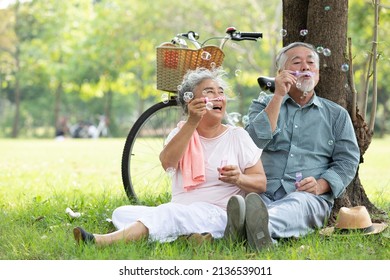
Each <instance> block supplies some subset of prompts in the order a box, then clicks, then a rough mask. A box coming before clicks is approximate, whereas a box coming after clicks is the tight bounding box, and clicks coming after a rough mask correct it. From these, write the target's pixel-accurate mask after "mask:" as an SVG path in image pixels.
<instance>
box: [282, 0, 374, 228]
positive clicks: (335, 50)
mask: <svg viewBox="0 0 390 280" xmlns="http://www.w3.org/2000/svg"><path fill="white" fill-rule="evenodd" d="M347 23H348V0H329V1H326V3H324V1H322V0H311V1H309V0H302V1H296V0H283V28H284V29H285V30H286V31H287V34H286V36H285V37H284V38H283V45H287V44H289V43H292V42H295V41H301V42H306V43H310V44H312V45H314V46H315V47H322V48H327V49H329V50H330V51H331V54H330V55H325V54H324V52H322V53H320V63H321V64H320V81H319V83H318V85H317V86H316V89H315V90H316V94H317V95H319V96H321V97H324V98H327V99H329V100H332V101H334V102H336V103H338V104H340V105H341V106H343V107H344V108H346V109H347V110H348V112H349V113H350V114H351V112H352V108H353V107H354V106H355V107H356V104H353V102H352V100H353V93H352V90H351V89H350V87H348V86H346V85H348V73H347V72H343V71H342V70H341V65H342V64H344V63H348V61H347V59H348V55H347ZM305 29H306V30H307V31H308V33H307V35H305V36H302V35H301V33H300V31H301V30H305ZM351 117H352V116H351ZM352 119H356V121H355V122H354V127H355V131H356V137H357V140H358V143H359V147H360V152H361V161H360V162H363V155H364V152H365V151H366V150H367V148H368V146H369V144H370V142H371V138H372V132H371V131H369V129H368V126H367V124H366V123H365V120H364V119H363V118H362V117H361V116H360V115H359V114H358V113H356V116H355V118H352ZM356 205H365V206H366V207H367V209H368V211H369V212H371V213H372V214H379V213H380V214H382V211H380V210H379V209H377V208H376V207H375V206H374V205H373V204H372V203H371V202H370V200H369V199H368V197H367V195H366V193H365V191H364V188H363V186H362V185H361V182H360V179H359V172H358V171H357V173H356V176H355V178H354V180H353V181H352V182H351V184H350V185H349V186H348V187H347V190H346V192H345V193H344V195H343V196H342V197H340V198H338V199H336V201H335V205H334V207H333V211H332V215H331V218H330V220H329V223H330V224H333V223H334V222H335V219H336V215H337V213H338V211H339V209H340V207H342V206H345V207H351V206H356Z"/></svg>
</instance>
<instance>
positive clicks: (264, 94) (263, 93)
mask: <svg viewBox="0 0 390 280" xmlns="http://www.w3.org/2000/svg"><path fill="white" fill-rule="evenodd" d="M267 86H268V85H267ZM266 97H267V93H266V92H264V91H260V93H259V97H258V98H257V101H259V102H261V103H264V102H265V99H266Z"/></svg>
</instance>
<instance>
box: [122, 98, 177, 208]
mask: <svg viewBox="0 0 390 280" xmlns="http://www.w3.org/2000/svg"><path fill="white" fill-rule="evenodd" d="M182 119H184V113H183V110H182V108H181V106H178V104H177V101H176V100H175V99H171V100H169V102H168V103H163V102H160V103H157V104H155V105H153V106H152V107H150V108H149V109H148V110H146V111H145V112H144V113H142V115H141V116H140V117H139V118H138V120H137V121H136V122H135V123H134V125H133V127H132V128H131V130H130V132H129V134H128V136H127V139H126V143H125V146H124V149H123V154H122V181H123V186H124V188H125V191H126V194H127V196H128V197H129V199H130V200H132V199H134V200H136V201H138V200H139V198H140V197H142V198H143V200H145V199H147V200H149V199H152V200H153V201H154V202H165V201H167V200H169V199H170V197H171V178H170V176H168V174H166V172H165V170H164V169H163V168H162V166H161V163H160V160H159V155H160V152H161V150H162V148H163V146H164V141H165V139H166V137H167V135H168V134H169V132H171V131H172V129H173V128H175V127H176V125H177V123H178V122H179V121H180V120H182Z"/></svg>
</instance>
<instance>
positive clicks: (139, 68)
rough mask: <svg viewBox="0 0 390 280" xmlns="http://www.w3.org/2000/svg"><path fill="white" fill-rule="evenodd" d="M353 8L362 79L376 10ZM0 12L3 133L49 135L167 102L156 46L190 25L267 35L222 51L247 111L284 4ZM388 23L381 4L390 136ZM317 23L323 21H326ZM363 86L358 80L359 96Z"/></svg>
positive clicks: (120, 126) (275, 43)
mask: <svg viewBox="0 0 390 280" xmlns="http://www.w3.org/2000/svg"><path fill="white" fill-rule="evenodd" d="M294 2H296V1H294ZM349 6H350V14H349V29H348V32H349V36H351V37H352V39H353V53H354V61H353V63H354V69H356V80H358V81H360V80H362V77H364V75H365V73H366V69H367V53H369V52H370V50H371V44H370V43H371V41H372V26H371V23H372V18H373V9H372V4H371V2H368V1H363V0H351V1H350V5H349ZM336 16H337V15H336ZM0 17H1V19H2V20H1V21H0V127H1V130H0V136H3V137H9V136H13V137H17V136H19V135H20V136H31V137H33V136H35V137H51V136H53V134H54V124H55V123H56V121H57V120H58V119H59V118H60V117H61V116H67V117H68V118H69V120H70V122H71V123H76V122H77V121H79V120H89V121H92V122H96V116H97V115H101V114H104V115H107V116H109V118H110V120H111V125H112V128H111V131H112V132H113V135H114V136H124V135H126V134H127V132H128V130H129V128H130V127H131V125H132V123H133V122H134V121H135V119H136V118H137V117H138V116H139V115H140V114H141V113H142V112H143V111H144V110H145V109H146V108H147V107H148V106H150V105H151V104H153V103H155V102H156V101H159V100H160V96H161V94H162V92H161V91H158V90H156V88H155V82H156V72H155V71H156V69H155V60H156V57H155V55H156V54H155V48H156V46H158V45H160V44H161V43H163V42H167V41H170V40H171V39H172V38H173V37H174V36H175V34H177V33H181V32H187V31H189V30H193V31H196V32H198V33H199V34H200V41H203V40H206V39H207V38H209V37H213V36H221V35H224V31H225V28H226V27H229V26H235V27H236V28H237V29H239V30H242V31H259V32H263V39H262V40H260V41H259V42H257V43H252V42H245V43H242V44H241V43H240V44H227V45H226V47H225V48H224V52H225V54H226V59H225V62H224V67H225V69H226V70H227V72H228V73H229V78H230V82H231V84H232V85H233V89H234V92H235V93H236V95H237V102H232V103H231V104H230V106H231V108H230V110H231V111H239V112H240V113H241V114H242V115H245V114H246V111H247V108H248V106H249V103H250V101H251V99H253V98H257V96H258V93H259V91H260V89H259V88H258V86H257V82H256V79H257V77H258V76H259V75H268V76H272V75H274V74H275V68H274V63H273V61H274V56H275V52H276V51H277V50H278V49H279V48H280V47H281V45H282V40H283V37H282V36H281V34H280V30H281V29H282V28H283V27H282V1H272V2H271V3H265V2H264V1H251V0H244V1H238V2H234V3H233V2H231V1H223V0H216V1H214V2H212V3H211V2H210V1H206V0H191V1H180V0H172V1H169V3H167V1H162V0H154V1H152V0H142V1H141V0H134V1H120V0H100V1H97V0H95V1H82V0H68V1H58V0H32V1H20V2H19V1H17V2H16V4H14V5H11V6H9V7H8V8H7V9H3V10H0ZM388 19H389V9H388V8H386V7H382V9H381V26H380V36H379V37H380V38H382V39H380V42H379V53H380V56H379V58H378V61H379V62H380V63H379V65H380V66H379V67H380V70H379V71H378V72H379V81H380V82H379V83H378V90H379V101H380V102H379V103H380V104H383V105H380V107H379V110H378V119H379V120H380V121H379V122H378V124H380V126H379V125H378V128H379V127H380V128H381V130H382V131H383V132H386V129H388V127H389V124H388V123H386V121H385V119H386V118H385V117H386V114H388V112H387V107H388V106H386V104H387V103H388V96H389V92H390V91H389V87H390V83H389V82H388V81H389V79H387V76H388V75H389V74H388V73H389V71H388V70H389V69H388V67H389V65H390V64H389V63H386V62H388V61H389V53H388V52H389V51H388V49H389V48H388V42H387V41H386V40H385V39H386V35H388V32H389V30H390V29H389V28H388V25H389V22H390V21H389V20H388ZM317 20H318V22H317V23H315V24H319V25H321V18H318V19H317ZM297 24H298V23H297ZM299 28H300V27H298V26H297V29H296V30H299ZM323 32H328V31H325V30H324V31H323ZM329 32H331V31H329ZM321 36H327V35H326V34H323V35H321ZM210 43H212V44H216V45H218V44H219V42H218V41H210ZM382 62H383V63H382ZM237 73H238V74H237ZM363 87H364V84H363V83H362V84H359V86H358V92H359V96H361V95H362V94H363V90H362V88H363ZM17 100H19V101H17ZM368 109H369V108H368ZM17 112H18V113H17ZM17 114H18V117H17ZM382 120H383V121H382Z"/></svg>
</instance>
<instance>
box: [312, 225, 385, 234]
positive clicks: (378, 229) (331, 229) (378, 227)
mask: <svg viewBox="0 0 390 280" xmlns="http://www.w3.org/2000/svg"><path fill="white" fill-rule="evenodd" d="M386 228H387V224H385V223H380V224H378V223H373V224H372V227H371V229H370V231H369V232H364V233H363V232H361V233H360V232H359V231H355V230H351V231H350V233H346V232H345V231H343V233H339V231H338V230H336V229H335V227H326V228H323V229H321V230H320V231H319V233H320V234H321V235H325V236H331V235H342V236H345V235H351V234H357V233H360V234H362V235H370V234H377V233H380V232H382V231H384V230H385V229H386Z"/></svg>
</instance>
